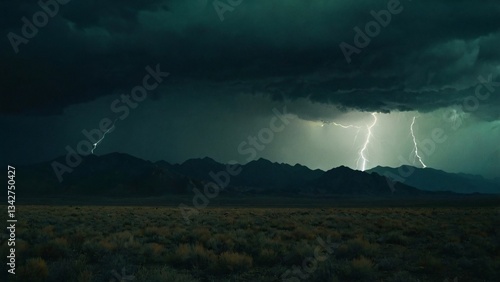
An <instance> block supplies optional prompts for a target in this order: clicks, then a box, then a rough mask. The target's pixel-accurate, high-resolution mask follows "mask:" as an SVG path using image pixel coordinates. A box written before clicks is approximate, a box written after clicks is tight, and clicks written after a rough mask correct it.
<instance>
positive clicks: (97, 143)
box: [90, 119, 118, 154]
mask: <svg viewBox="0 0 500 282" xmlns="http://www.w3.org/2000/svg"><path fill="white" fill-rule="evenodd" d="M117 120H118V119H115V121H114V122H113V126H111V127H110V128H109V129H108V130H106V131H105V132H104V134H103V135H102V137H101V139H99V140H98V141H97V142H95V143H94V144H92V145H93V146H94V147H93V148H92V150H90V152H92V154H94V150H95V148H97V145H99V143H101V142H102V140H104V137H106V134H108V132H109V131H110V130H111V129H113V128H115V123H116V121H117Z"/></svg>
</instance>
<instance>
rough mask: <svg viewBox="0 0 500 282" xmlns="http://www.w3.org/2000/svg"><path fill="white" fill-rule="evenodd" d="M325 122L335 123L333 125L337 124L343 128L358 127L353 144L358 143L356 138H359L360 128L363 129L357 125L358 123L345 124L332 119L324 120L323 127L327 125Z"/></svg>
mask: <svg viewBox="0 0 500 282" xmlns="http://www.w3.org/2000/svg"><path fill="white" fill-rule="evenodd" d="M325 124H333V125H335V126H338V127H342V128H344V129H349V128H356V129H357V132H356V135H355V136H354V141H353V144H355V143H356V139H357V138H358V134H359V130H360V129H361V127H359V126H356V125H352V124H349V125H344V124H340V123H336V122H334V121H330V122H326V121H323V124H322V125H321V127H323V126H325Z"/></svg>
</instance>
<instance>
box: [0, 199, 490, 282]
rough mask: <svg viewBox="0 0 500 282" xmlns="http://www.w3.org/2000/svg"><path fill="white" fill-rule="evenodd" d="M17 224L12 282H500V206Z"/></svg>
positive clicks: (100, 216)
mask: <svg viewBox="0 0 500 282" xmlns="http://www.w3.org/2000/svg"><path fill="white" fill-rule="evenodd" d="M2 207H3V208H5V209H6V207H4V206H2ZM16 216H17V219H18V223H17V224H16V246H15V248H16V264H17V266H16V274H15V275H10V274H9V277H8V281H58V282H59V281H81V282H84V281H293V282H296V281H322V282H323V281H392V282H395V281H401V282H403V281H404V282H412V281H440V282H442V281H500V208H499V207H498V206H485V207H470V206H468V207H401V208H396V207H370V208H363V207H341V208H327V207H320V208H312V207H311V208H284V207H273V208H266V207H255V208H251V207H245V208H232V207H207V208H204V209H199V210H196V213H191V214H190V216H189V222H188V221H187V220H186V218H185V217H184V216H183V213H182V212H181V209H179V208H176V207H146V206H64V205H59V206H43V205H20V206H18V207H17V210H16ZM4 222H5V221H4ZM1 236H2V237H1V238H0V242H1V256H2V257H3V258H4V259H5V257H6V256H7V255H8V253H9V249H10V247H9V246H8V245H7V243H8V233H6V232H4V233H3V234H2V235H1ZM4 265H5V264H4ZM6 273H7V272H6V270H4V274H6Z"/></svg>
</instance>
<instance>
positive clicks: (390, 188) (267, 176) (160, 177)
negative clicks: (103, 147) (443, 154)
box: [16, 153, 500, 197]
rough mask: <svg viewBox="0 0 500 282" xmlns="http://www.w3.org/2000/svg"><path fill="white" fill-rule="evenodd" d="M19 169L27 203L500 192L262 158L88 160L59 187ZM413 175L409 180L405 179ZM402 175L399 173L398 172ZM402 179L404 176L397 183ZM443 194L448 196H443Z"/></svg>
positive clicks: (446, 180) (442, 179)
mask: <svg viewBox="0 0 500 282" xmlns="http://www.w3.org/2000/svg"><path fill="white" fill-rule="evenodd" d="M54 161H57V162H60V163H64V157H60V158H56V159H55V160H53V161H50V162H45V163H40V164H36V165H26V166H18V168H17V170H18V171H19V173H18V175H17V177H16V180H17V187H22V188H18V191H17V193H18V194H21V195H23V194H24V195H29V196H47V195H86V196H115V197H116V196H119V197H151V196H159V195H169V194H190V193H191V194H192V193H193V189H195V188H197V189H200V190H201V191H203V189H204V187H205V186H206V185H207V184H208V183H210V182H214V183H216V184H218V185H219V186H220V187H222V186H223V187H222V188H223V189H221V193H226V194H228V195H246V194H248V195H253V194H265V195H277V196H279V195H303V196H313V197H318V196H319V197H323V196H333V195H362V196H383V197H385V196H391V197H393V196H414V195H432V194H433V193H434V194H443V193H445V194H446V193H450V192H452V193H467V194H471V193H497V194H498V193H500V183H496V182H494V181H493V180H491V181H490V180H486V179H484V178H482V177H480V176H472V175H465V174H453V173H446V172H443V171H439V170H435V169H429V168H426V169H418V168H413V167H408V166H403V167H400V168H386V167H376V168H373V169H371V170H369V171H367V172H361V171H357V170H352V169H350V168H348V167H344V166H341V167H337V168H333V169H331V170H328V171H322V170H319V169H316V170H312V169H309V168H308V167H306V166H302V165H299V164H296V165H293V166H292V165H289V164H283V163H273V162H271V161H268V160H265V159H258V160H255V161H251V162H249V163H247V164H244V165H237V166H228V165H226V164H221V163H218V162H216V161H215V160H213V159H210V158H199V159H190V160H187V161H185V162H183V163H181V164H170V163H168V162H166V161H157V162H151V161H147V160H142V159H140V158H136V157H134V156H131V155H128V154H123V153H111V154H107V155H102V156H96V155H89V156H87V157H85V158H84V159H83V161H82V163H81V164H79V165H78V166H76V167H75V168H73V169H72V171H71V172H67V173H65V174H64V175H63V181H62V182H59V181H58V178H57V177H56V174H55V173H54V170H53V168H52V163H53V162H54ZM408 171H411V172H412V173H411V174H410V173H408ZM401 172H404V173H401ZM402 175H404V176H405V177H402ZM446 191H448V192H446Z"/></svg>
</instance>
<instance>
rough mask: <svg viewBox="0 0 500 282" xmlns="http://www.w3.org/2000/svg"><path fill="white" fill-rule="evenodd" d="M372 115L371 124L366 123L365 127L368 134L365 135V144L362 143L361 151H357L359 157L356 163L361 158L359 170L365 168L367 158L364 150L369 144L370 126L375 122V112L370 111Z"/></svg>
mask: <svg viewBox="0 0 500 282" xmlns="http://www.w3.org/2000/svg"><path fill="white" fill-rule="evenodd" d="M372 116H373V123H372V124H371V125H367V126H366V128H367V130H368V134H367V135H366V140H365V144H364V145H363V148H362V149H361V151H359V158H358V163H359V161H360V160H361V171H365V169H366V163H367V162H368V160H367V159H366V156H365V151H366V149H367V148H368V144H370V139H371V137H372V128H373V127H374V126H375V124H377V113H372Z"/></svg>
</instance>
